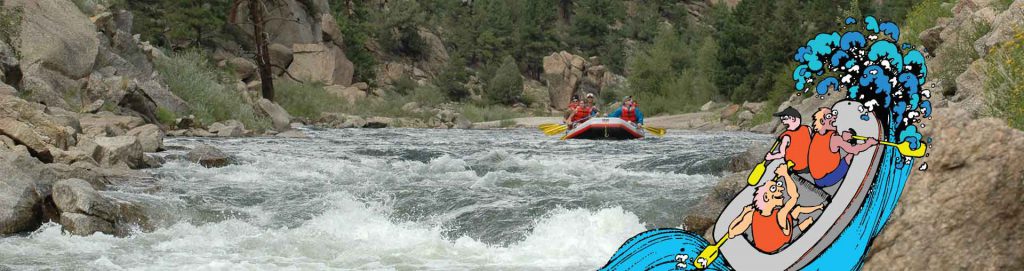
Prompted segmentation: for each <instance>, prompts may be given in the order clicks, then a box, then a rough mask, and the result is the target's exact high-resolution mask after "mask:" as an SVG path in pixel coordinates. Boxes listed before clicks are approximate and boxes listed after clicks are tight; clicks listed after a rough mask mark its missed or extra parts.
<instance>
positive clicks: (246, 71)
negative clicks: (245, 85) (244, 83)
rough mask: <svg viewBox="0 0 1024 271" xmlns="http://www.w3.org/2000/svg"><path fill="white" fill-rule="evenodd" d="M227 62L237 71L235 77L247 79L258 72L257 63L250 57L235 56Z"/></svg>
mask: <svg viewBox="0 0 1024 271" xmlns="http://www.w3.org/2000/svg"><path fill="white" fill-rule="evenodd" d="M227 64H228V66H230V67H231V68H232V70H233V71H234V72H235V78H238V79H242V80H246V79H248V78H250V77H252V76H253V74H256V64H255V63H252V61H250V60H248V59H245V58H241V57H235V58H232V59H229V60H228V62H227Z"/></svg>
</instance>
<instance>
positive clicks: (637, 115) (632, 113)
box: [608, 96, 644, 125]
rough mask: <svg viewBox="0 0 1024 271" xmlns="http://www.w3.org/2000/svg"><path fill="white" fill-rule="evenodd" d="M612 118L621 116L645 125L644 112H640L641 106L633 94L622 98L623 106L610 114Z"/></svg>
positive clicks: (626, 119)
mask: <svg viewBox="0 0 1024 271" xmlns="http://www.w3.org/2000/svg"><path fill="white" fill-rule="evenodd" d="M608 117H611V118H620V119H623V120H625V121H629V122H632V123H636V124H639V125H644V113H642V112H640V108H639V107H638V106H637V104H636V101H634V100H633V96H626V97H625V98H623V99H622V106H620V107H619V109H616V110H615V112H612V113H611V114H608Z"/></svg>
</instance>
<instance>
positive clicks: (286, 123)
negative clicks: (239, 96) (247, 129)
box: [256, 99, 292, 132]
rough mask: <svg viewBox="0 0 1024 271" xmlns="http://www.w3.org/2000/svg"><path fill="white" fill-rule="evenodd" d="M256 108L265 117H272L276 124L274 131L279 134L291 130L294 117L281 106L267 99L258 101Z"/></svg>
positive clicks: (271, 119)
mask: <svg viewBox="0 0 1024 271" xmlns="http://www.w3.org/2000/svg"><path fill="white" fill-rule="evenodd" d="M256 108H258V109H259V110H260V111H261V112H263V114H264V115H266V116H267V117H270V121H271V122H273V124H274V129H275V130H277V131H278V132H283V131H287V130H289V129H291V121H292V116H291V115H289V114H288V111H285V110H284V108H282V107H281V106H280V105H277V104H275V103H274V102H271V101H270V100H267V99H260V100H259V101H256Z"/></svg>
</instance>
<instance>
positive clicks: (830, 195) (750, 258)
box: [713, 101, 883, 270]
mask: <svg viewBox="0 0 1024 271" xmlns="http://www.w3.org/2000/svg"><path fill="white" fill-rule="evenodd" d="M860 106H861V104H860V103H858V102H854V101H840V102H838V103H836V104H835V105H834V106H833V107H832V109H833V110H835V111H837V112H839V114H837V115H838V116H837V119H836V122H835V123H836V127H837V128H838V130H839V131H848V130H849V129H853V130H854V131H856V134H857V135H860V136H866V137H874V138H882V137H881V136H882V135H881V133H882V129H881V126H880V123H879V121H878V120H877V119H875V117H874V116H873V115H872V114H866V115H864V116H862V115H863V114H862V113H861V112H860V111H859V110H858V109H859V108H860ZM882 153H883V152H882V151H879V148H878V147H877V146H875V147H871V148H868V149H867V150H866V151H864V152H862V153H860V154H858V155H856V156H855V157H854V159H853V162H852V163H851V164H850V170H849V172H848V173H847V175H846V177H845V178H844V179H843V180H842V181H841V182H840V183H838V184H836V185H833V186H830V187H826V188H824V189H820V188H817V187H815V186H814V184H813V181H809V180H812V179H810V176H808V175H809V174H806V175H805V174H797V175H794V176H795V177H796V178H794V181H795V182H796V183H797V187H798V189H799V190H798V192H799V194H800V198H799V199H798V200H797V205H799V206H814V205H817V204H822V203H824V204H825V205H826V206H825V209H824V210H822V211H816V212H813V213H811V214H805V215H801V216H800V217H798V218H797V217H794V220H796V219H799V221H803V220H804V219H806V218H808V217H813V218H814V221H815V222H814V223H813V224H812V225H811V226H810V227H809V228H807V229H806V231H805V232H800V230H799V229H794V233H793V234H794V235H793V237H792V239H791V240H793V241H792V242H791V243H789V244H788V245H786V246H784V247H783V248H782V249H781V250H779V251H777V252H776V253H772V254H767V253H764V252H761V251H759V250H758V249H756V248H755V247H754V246H753V243H752V242H751V239H750V236H751V233H750V229H748V230H747V232H746V233H745V234H743V235H742V236H737V237H735V238H733V239H732V240H729V241H728V242H725V244H723V245H722V246H721V249H720V253H721V257H724V258H725V260H726V261H727V262H728V264H729V265H730V266H732V267H733V268H735V269H736V270H798V269H800V268H802V267H804V266H806V265H807V264H808V263H810V262H811V261H813V260H814V259H815V258H817V257H818V255H819V254H821V252H822V251H824V250H825V249H826V248H828V247H829V245H831V244H832V242H833V241H835V240H836V238H837V237H838V236H839V234H840V233H841V232H843V230H844V229H845V228H846V227H847V226H848V225H849V224H850V221H851V220H852V219H853V217H854V216H855V215H856V214H857V212H858V211H859V209H860V207H861V204H862V203H863V202H864V198H865V196H866V195H867V193H868V190H869V189H871V184H872V180H873V179H874V175H875V172H877V171H878V162H879V161H880V160H881V156H882ZM844 155H845V154H844ZM782 163H783V161H782V160H781V159H780V160H775V161H772V162H771V163H769V164H768V166H767V168H768V169H769V170H766V171H765V174H764V176H763V177H762V178H761V180H760V182H759V184H758V185H761V184H764V183H765V182H767V181H768V180H771V179H772V178H775V173H774V169H775V168H777V167H778V166H779V165H780V164H782ZM756 188H757V186H747V187H746V188H745V189H743V191H741V192H740V193H739V194H737V196H736V197H735V198H733V200H732V202H731V203H729V205H728V206H727V207H726V208H725V210H724V211H722V214H721V215H720V216H719V218H718V222H717V223H716V224H715V227H714V233H713V235H714V238H715V239H716V240H718V239H720V238H722V237H723V236H725V235H726V232H727V231H728V228H729V224H730V222H732V221H733V219H735V218H736V217H737V216H739V214H740V213H741V212H742V211H743V208H744V206H747V205H750V204H751V203H752V200H753V198H752V197H753V195H754V190H755V189H756ZM785 197H786V198H787V199H788V198H789V196H788V195H786V196H785Z"/></svg>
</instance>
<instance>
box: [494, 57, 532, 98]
mask: <svg viewBox="0 0 1024 271" xmlns="http://www.w3.org/2000/svg"><path fill="white" fill-rule="evenodd" d="M484 94H486V96H487V99H488V100H489V101H491V102H492V103H495V104H504V105H512V104H514V103H516V102H519V101H520V100H522V94H523V78H522V76H520V75H519V68H518V66H516V60H515V59H513V58H512V57H511V56H506V57H505V58H504V59H502V61H501V67H499V68H498V70H497V71H495V73H494V77H493V78H491V80H490V81H488V84H487V85H486V86H485V88H484Z"/></svg>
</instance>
